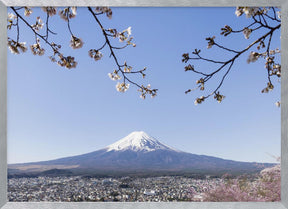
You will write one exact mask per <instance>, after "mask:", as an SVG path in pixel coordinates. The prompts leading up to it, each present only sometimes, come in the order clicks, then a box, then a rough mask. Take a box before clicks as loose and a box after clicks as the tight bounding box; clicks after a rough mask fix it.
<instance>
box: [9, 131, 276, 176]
mask: <svg viewBox="0 0 288 209" xmlns="http://www.w3.org/2000/svg"><path fill="white" fill-rule="evenodd" d="M273 165H275V164H271V163H264V164H263V163H261V164H259V163H251V162H238V161H233V160H226V159H221V158H217V157H211V156H206V155H196V154H191V153H187V152H183V151H180V150H177V149H174V148H171V147H169V146H167V145H165V144H163V143H161V142H160V141H158V140H157V139H155V138H153V137H151V136H149V135H148V134H146V133H145V132H143V131H135V132H132V133H131V134H129V135H128V136H126V137H124V138H122V139H121V140H119V141H117V142H115V143H114V144H111V145H109V146H107V147H105V148H103V149H100V150H97V151H94V152H91V153H87V154H83V155H78V156H72V157H65V158H60V159H56V160H50V161H42V162H33V163H24V164H10V165H8V175H9V176H10V177H17V176H39V175H43V176H59V175H60V176H61V175H65V176H69V175H86V176H124V175H131V176H133V175H135V176H154V175H189V176H191V175H192V176H193V175H199V174H200V175H222V174H224V173H231V174H234V175H238V174H243V173H254V172H259V171H260V170H262V169H263V168H266V167H271V166H273Z"/></svg>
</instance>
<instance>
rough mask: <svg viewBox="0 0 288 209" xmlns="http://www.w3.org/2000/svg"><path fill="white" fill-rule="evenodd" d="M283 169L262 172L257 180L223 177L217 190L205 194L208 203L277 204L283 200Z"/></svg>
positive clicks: (277, 168) (278, 167)
mask: <svg viewBox="0 0 288 209" xmlns="http://www.w3.org/2000/svg"><path fill="white" fill-rule="evenodd" d="M280 171H281V167H280V165H276V166H274V167H271V168H266V169H264V170H262V171H261V172H260V173H259V174H258V175H257V176H256V177H255V178H253V179H251V178H248V177H247V176H246V177H245V176H240V177H237V178H227V176H226V177H225V176H224V177H223V178H224V181H223V182H222V183H220V184H219V185H218V186H217V187H215V189H212V190H209V191H208V192H206V193H205V196H204V201H206V202H275V201H280V198H281V172H280Z"/></svg>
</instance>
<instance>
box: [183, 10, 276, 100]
mask: <svg viewBox="0 0 288 209" xmlns="http://www.w3.org/2000/svg"><path fill="white" fill-rule="evenodd" d="M237 10H238V8H237ZM237 10H236V15H237V16H241V14H243V13H244V12H245V13H246V12H247V11H248V12H247V13H246V16H247V15H249V16H251V17H252V19H253V20H254V22H252V23H251V24H249V25H248V26H246V27H244V28H243V29H241V30H233V29H232V28H231V27H230V26H228V25H226V26H225V27H224V28H222V29H221V31H222V32H221V35H224V36H227V35H229V34H231V33H240V32H243V33H244V36H245V38H246V39H249V36H250V34H251V33H252V32H253V31H256V30H259V29H268V32H266V33H265V34H264V35H262V36H260V37H259V38H257V39H256V40H255V41H253V42H252V43H250V44H249V45H248V46H247V47H245V48H244V49H242V50H239V51H237V50H234V49H230V48H227V47H224V46H223V45H221V44H218V43H216V42H215V41H214V39H215V36H213V37H210V38H206V40H207V41H208V47H207V48H208V49H209V48H211V47H212V46H217V47H218V48H220V49H223V50H224V51H226V52H228V53H229V52H230V53H236V54H235V55H234V56H232V57H231V58H230V59H228V60H224V61H219V60H214V59H209V58H204V57H202V56H201V55H200V52H201V50H198V49H195V50H194V52H192V53H191V54H192V57H190V55H189V53H185V54H183V55H182V57H183V59H182V62H184V63H187V62H188V61H189V60H200V61H205V62H210V63H213V64H218V65H219V64H220V66H219V67H218V68H217V69H216V70H214V71H212V72H211V73H204V72H202V71H197V70H195V68H194V66H193V65H191V64H188V65H187V66H185V71H192V72H194V73H196V74H199V75H201V76H203V77H202V78H200V79H199V80H197V81H196V84H197V87H196V88H195V89H200V90H201V91H203V90H204V89H205V84H206V82H207V81H209V80H210V79H211V78H212V77H214V75H216V74H218V73H220V72H221V71H223V70H224V69H226V67H227V66H228V69H227V70H226V72H225V73H224V74H223V76H222V78H221V79H220V82H219V84H218V85H217V86H216V88H215V90H213V91H212V92H211V93H210V94H208V95H206V96H201V97H199V98H197V99H196V100H195V104H200V103H202V102H203V101H204V100H205V99H207V98H208V97H210V96H212V95H214V98H215V99H216V100H217V101H218V102H219V103H220V102H221V101H222V100H223V99H224V98H225V96H224V95H221V94H220V93H219V89H220V88H221V86H222V85H223V83H224V81H225V78H226V76H227V75H228V74H229V72H230V71H231V69H232V67H233V65H234V63H235V61H236V59H238V58H239V57H240V56H241V55H242V54H244V53H246V52H247V51H248V50H250V49H251V48H252V47H254V46H255V45H256V44H258V43H259V46H258V47H257V49H258V50H260V48H261V47H262V48H266V50H265V52H264V53H258V52H251V53H250V55H249V58H248V60H247V62H248V63H250V62H255V61H257V59H258V58H259V57H263V58H265V59H266V64H265V66H266V69H267V73H268V77H267V79H268V83H267V87H266V88H264V89H263V90H262V92H263V93H267V92H269V91H271V90H272V89H273V88H274V86H273V84H272V81H271V76H272V75H277V76H278V77H280V76H281V65H280V64H277V63H275V62H274V57H273V56H271V52H272V54H276V53H280V51H279V50H272V51H270V45H271V41H272V37H273V33H274V32H275V31H276V30H278V29H280V27H281V23H280V24H277V25H274V26H272V25H268V22H267V21H266V19H265V15H264V14H263V13H264V10H260V9H258V10H257V9H254V8H252V9H251V8H246V7H244V8H242V9H241V8H240V9H239V10H238V11H237ZM249 12H250V14H249ZM273 12H274V16H275V14H276V11H275V9H274V10H273ZM237 13H238V14H237ZM257 18H258V19H257ZM275 22H277V23H278V21H275ZM256 24H258V26H257V27H255V28H249V27H252V26H255V25H256ZM268 37H269V40H268V41H267V46H265V40H266V38H268ZM195 89H188V90H187V91H185V93H189V92H191V91H193V90H195Z"/></svg>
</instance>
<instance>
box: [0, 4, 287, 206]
mask: <svg viewBox="0 0 288 209" xmlns="http://www.w3.org/2000/svg"><path fill="white" fill-rule="evenodd" d="M68 5H71V6H113V7H236V6H279V7H281V20H282V22H283V23H282V25H281V64H282V69H283V70H282V78H281V80H282V81H281V202H247V203H246V202H173V203H171V202H169V203H165V202H161V203H155V202H153V203H152V202H143V203H136V202H131V203H114V202H110V203H91V202H82V203H68V202H65V203H64V202H63V203H61V202H57V203H55V202H39V203H35V202H34V203H31V202H26V203H22V202H21V203H20V202H7V44H6V43H7V30H6V27H7V23H6V19H7V7H9V6H35V7H36V6H68ZM287 28H288V1H287V0H257V1H255V0H201V1H199V0H142V1H136V0H98V1H97V0H89V1H87V0H84V1H77V0H66V1H64V0H53V1H49V0H41V1H35V0H0V208H1V209H36V208H41V209H52V208H53V209H68V208H69V209H76V208H77V209H92V208H93V209H100V208H101V209H102V208H105V209H116V208H117V209H132V208H133V209H148V208H149V209H162V208H163V209H164V208H165V209H180V208H181V209H188V208H189V209H196V208H200V209H228V208H229V209H230V208H232V209H260V208H261V209H285V208H286V209H288V72H287V68H288V59H287V57H288V29H287Z"/></svg>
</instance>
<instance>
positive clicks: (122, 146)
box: [106, 131, 177, 152]
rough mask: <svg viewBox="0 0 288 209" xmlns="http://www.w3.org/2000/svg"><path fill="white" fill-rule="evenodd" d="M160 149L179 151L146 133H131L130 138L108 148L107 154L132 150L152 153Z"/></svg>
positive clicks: (127, 137)
mask: <svg viewBox="0 0 288 209" xmlns="http://www.w3.org/2000/svg"><path fill="white" fill-rule="evenodd" d="M158 149H166V150H173V151H177V150H175V149H173V148H170V147H169V146H167V145H164V144H162V143H161V142H159V141H158V140H157V139H155V138H153V137H151V136H149V135H148V134H146V133H145V132H144V131H134V132H132V133H130V134H129V135H128V136H126V137H124V138H122V139H120V140H119V141H117V142H115V143H113V144H111V145H109V146H108V147H106V150H107V152H109V151H112V150H114V151H124V150H132V151H146V152H150V151H155V150H158Z"/></svg>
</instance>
